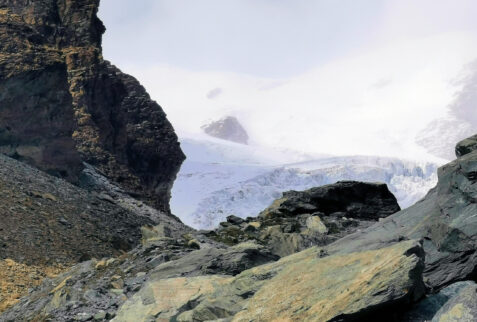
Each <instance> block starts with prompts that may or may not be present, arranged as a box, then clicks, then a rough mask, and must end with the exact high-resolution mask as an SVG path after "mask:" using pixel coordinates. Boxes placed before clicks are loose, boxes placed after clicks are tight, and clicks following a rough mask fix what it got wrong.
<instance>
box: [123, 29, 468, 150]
mask: <svg viewBox="0 0 477 322" xmlns="http://www.w3.org/2000/svg"><path fill="white" fill-rule="evenodd" d="M475 56H477V48H476V46H475V45H474V44H473V42H472V41H471V39H470V38H469V35H467V34H462V33H459V34H442V35H439V36H432V37H427V38H421V39H411V40H407V41H401V42H399V43H394V44H391V45H387V46H384V47H379V48H375V49H370V51H369V52H367V53H362V54H360V55H354V56H350V57H346V58H344V59H342V60H337V61H332V62H330V63H328V64H326V65H324V66H322V67H320V68H317V69H314V70H311V71H309V72H307V73H304V74H301V75H298V76H296V77H293V78H288V79H267V78H259V77H253V76H248V75H240V74H235V73H226V72H191V71H188V70H184V69H179V68H176V67H171V66H165V65H159V66H151V67H148V68H147V69H142V68H140V67H134V66H133V65H131V66H129V67H128V68H127V71H128V72H130V73H132V74H133V75H136V76H138V77H139V79H141V81H142V82H143V83H144V84H145V85H146V88H147V89H148V90H149V91H150V92H151V94H152V96H153V97H154V98H155V99H157V100H158V102H159V103H160V104H161V105H162V106H163V107H164V109H165V110H166V112H167V113H168V116H169V118H170V120H171V121H172V122H173V124H174V125H175V127H176V128H177V130H178V132H179V133H180V134H181V135H188V133H194V132H197V131H200V125H202V124H203V123H204V122H205V121H206V120H208V119H214V118H219V117H222V116H224V115H234V116H237V117H238V118H239V119H240V120H241V121H242V122H243V123H244V125H245V127H246V128H247V130H248V131H249V134H250V137H251V139H252V141H255V142H256V143H258V144H262V145H268V146H281V147H284V148H290V149H296V150H300V151H305V152H309V153H331V154H376V155H388V156H404V155H405V156H407V157H411V158H420V157H422V155H423V153H424V152H423V151H422V149H421V148H419V147H417V146H416V144H415V143H414V138H415V136H416V134H417V133H418V131H419V130H420V129H421V128H422V127H424V126H425V125H426V124H427V123H428V121H429V120H431V119H433V118H435V117H441V116H444V115H445V113H446V111H447V106H448V104H449V103H450V102H451V101H452V99H453V97H454V94H455V92H456V91H457V90H458V89H459V88H460V87H459V86H458V84H456V83H455V82H454V83H453V82H452V80H453V79H455V77H456V75H458V73H459V71H461V68H462V62H467V61H470V60H471V59H472V58H473V57H475ZM391 80H392V81H391ZM383 83H385V86H383V85H382V84H383ZM376 84H381V86H376ZM216 88H220V89H222V90H223V92H222V93H221V95H219V96H217V97H216V98H215V99H214V100H210V99H208V98H207V93H210V91H211V90H214V89H216ZM264 88H266V89H267V90H266V91H264V90H263V89H264Z"/></svg>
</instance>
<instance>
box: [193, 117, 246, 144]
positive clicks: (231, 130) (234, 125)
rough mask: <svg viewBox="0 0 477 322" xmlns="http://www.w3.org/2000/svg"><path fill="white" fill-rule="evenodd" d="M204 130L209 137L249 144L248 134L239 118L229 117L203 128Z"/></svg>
mask: <svg viewBox="0 0 477 322" xmlns="http://www.w3.org/2000/svg"><path fill="white" fill-rule="evenodd" d="M202 130H203V131H204V132H205V133H207V134H208V135H210V136H213V137H216V138H219V139H223V140H227V141H232V142H236V143H242V144H248V134H247V132H246V131H245V129H244V128H243V126H242V125H241V124H240V122H239V121H238V120H237V118H236V117H233V116H227V117H224V118H222V119H220V120H218V121H214V122H211V123H209V124H206V125H204V126H202Z"/></svg>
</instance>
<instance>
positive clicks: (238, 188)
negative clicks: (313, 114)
mask: <svg viewBox="0 0 477 322" xmlns="http://www.w3.org/2000/svg"><path fill="white" fill-rule="evenodd" d="M181 147H182V149H183V150H184V152H185V154H186V155H187V160H186V161H185V163H184V164H183V166H182V168H181V171H180V173H179V174H178V177H177V179H176V181H175V183H174V187H173V189H172V199H171V209H172V212H173V213H174V214H175V215H177V216H178V217H179V218H180V219H181V220H182V221H183V222H184V223H185V224H187V225H190V226H192V227H194V228H196V229H213V228H215V227H217V226H218V224H219V223H220V222H222V221H224V220H225V219H226V217H227V216H229V215H235V216H238V217H242V218H246V217H253V216H257V215H258V214H259V213H260V211H262V210H263V209H265V208H266V207H268V206H269V205H270V204H271V203H272V202H273V200H275V199H277V198H280V197H281V194H282V193H283V192H284V191H288V190H305V189H309V188H312V187H315V186H321V185H325V184H330V183H334V182H337V181H341V180H358V181H367V182H384V183H386V184H387V185H388V187H389V189H390V190H391V192H392V193H393V194H394V195H395V196H396V198H397V199H398V202H399V204H400V206H401V207H402V208H406V207H408V206H411V205H412V204H414V203H415V202H417V201H418V200H420V199H421V198H423V197H424V196H425V194H426V193H427V192H428V191H429V190H430V189H431V188H433V187H434V186H435V184H436V182H437V168H438V164H436V163H433V162H428V161H407V160H401V159H398V158H388V157H379V156H328V155H306V154H300V153H296V152H294V151H289V150H277V149H266V148H263V147H260V148H258V147H253V146H244V145H240V144H235V143H231V142H226V141H223V140H218V139H217V140H214V139H210V138H195V139H182V140H181Z"/></svg>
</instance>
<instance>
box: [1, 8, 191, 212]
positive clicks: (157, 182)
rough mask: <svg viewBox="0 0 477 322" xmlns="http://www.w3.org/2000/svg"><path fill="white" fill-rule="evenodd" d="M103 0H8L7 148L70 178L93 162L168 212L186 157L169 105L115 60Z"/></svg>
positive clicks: (4, 42) (4, 31)
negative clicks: (108, 54)
mask: <svg viewBox="0 0 477 322" xmlns="http://www.w3.org/2000/svg"><path fill="white" fill-rule="evenodd" d="M98 7H99V0H75V1H72V0H38V1H29V0H0V151H1V152H3V153H6V154H7V155H9V156H12V157H15V158H17V159H20V160H23V161H25V162H28V163H29V164H31V165H33V166H35V167H38V168H40V169H41V170H44V171H47V172H49V173H51V174H54V175H56V176H60V177H63V178H66V179H67V180H69V181H70V182H73V183H79V182H80V175H81V171H82V169H83V162H86V163H89V164H91V165H93V166H94V167H96V168H97V169H98V170H99V171H100V172H101V173H103V174H105V175H106V176H107V177H108V178H109V179H111V180H112V181H114V182H116V183H118V184H120V185H121V186H122V188H123V189H125V190H126V191H128V192H131V193H132V194H134V195H135V196H136V197H139V198H140V199H143V200H145V201H147V202H148V203H150V204H151V205H153V206H155V207H157V208H159V209H161V210H165V211H168V210H169V199H170V189H171V186H172V183H173V181H174V179H175V177H176V174H177V172H178V170H179V167H180V165H181V163H182V161H183V160H184V158H185V157H184V154H183V153H182V151H181V149H180V146H179V143H178V140H177V136H176V134H175V132H174V129H173V127H172V125H171V124H170V123H169V121H168V120H167V118H166V115H165V113H164V111H163V110H162V109H161V107H160V106H159V105H158V104H157V103H156V102H154V101H152V100H151V98H150V97H149V95H148V94H147V92H146V91H145V89H144V88H143V87H142V86H141V85H140V84H139V82H138V81H137V80H136V79H134V78H133V77H131V76H129V75H126V74H123V73H122V72H121V71H120V70H119V69H117V68H116V67H114V66H113V65H111V64H110V63H109V62H107V61H105V60H104V59H103V56H102V49H101V38H102V34H103V33H104V31H105V27H104V26H103V24H102V22H101V21H100V20H99V19H98V17H97V11H98Z"/></svg>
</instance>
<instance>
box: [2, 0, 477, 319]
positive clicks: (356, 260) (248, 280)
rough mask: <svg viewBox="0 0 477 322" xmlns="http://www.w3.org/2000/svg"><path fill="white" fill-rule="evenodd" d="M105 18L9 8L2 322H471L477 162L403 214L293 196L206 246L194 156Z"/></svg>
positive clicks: (22, 3)
mask: <svg viewBox="0 0 477 322" xmlns="http://www.w3.org/2000/svg"><path fill="white" fill-rule="evenodd" d="M98 5H99V3H98V1H97V0H78V1H72V0H38V1H29V0H0V40H1V42H0V152H2V153H3V154H5V155H2V156H0V201H1V202H0V210H1V213H0V232H1V234H0V259H1V260H0V292H1V293H0V311H1V313H0V321H93V320H94V321H211V320H212V321H213V320H215V321H320V322H321V321H476V320H477V293H476V291H477V284H476V283H475V282H474V280H475V279H476V278H477V245H476V240H477V216H476V214H477V202H476V200H477V144H476V138H475V137H472V138H469V139H467V140H464V141H463V142H460V143H459V144H458V145H457V148H456V154H457V156H458V159H457V160H455V161H453V162H451V163H449V164H447V165H445V166H443V167H441V168H440V169H439V173H438V176H439V181H438V184H437V186H436V187H435V188H434V189H432V190H431V191H430V192H429V193H428V195H427V196H426V197H425V198H424V199H422V200H421V201H419V202H418V203H417V204H415V205H414V206H412V207H410V208H407V209H404V210H400V209H399V206H398V204H397V202H396V198H395V197H394V196H393V195H392V194H391V193H390V192H389V190H388V188H387V186H386V185H384V184H378V183H362V182H353V181H346V182H338V183H336V184H333V185H328V186H323V187H316V188H313V189H310V190H307V191H301V192H297V191H291V192H287V193H285V194H284V195H283V197H282V198H280V199H278V200H276V201H275V202H274V203H273V204H272V205H271V206H270V207H268V208H267V209H265V210H264V211H263V212H262V213H260V214H257V217H251V218H247V219H245V220H244V219H241V218H238V217H235V216H230V217H228V218H227V222H224V223H222V224H221V225H220V227H218V228H217V229H215V230H213V231H196V230H194V229H192V228H190V227H187V226H185V225H183V224H182V223H181V222H180V221H179V220H178V219H177V218H176V217H174V216H173V215H172V214H171V213H170V212H169V205H168V200H169V196H170V187H171V184H172V182H173V181H174V178H175V175H176V173H177V170H178V167H179V165H180V163H181V162H182V160H183V157H184V156H183V154H182V152H181V150H180V148H179V145H178V143H177V137H176V135H175V133H174V131H173V129H172V127H171V125H170V123H169V122H168V121H167V119H166V117H165V114H164V113H163V111H162V110H161V108H160V107H159V106H158V105H157V104H156V103H155V102H153V101H151V100H150V99H149V96H148V95H147V93H146V92H145V90H144V89H143V88H142V87H141V86H140V85H139V84H138V82H137V81H136V80H134V79H133V78H132V77H130V76H128V75H124V74H122V73H121V72H120V71H119V70H117V69H116V68H115V67H113V66H112V65H110V64H109V63H108V62H106V61H104V60H103V58H102V55H101V46H100V44H101V34H102V33H103V32H104V27H103V25H102V23H101V22H100V21H99V19H98V18H97V16H96V13H97V10H98Z"/></svg>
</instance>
